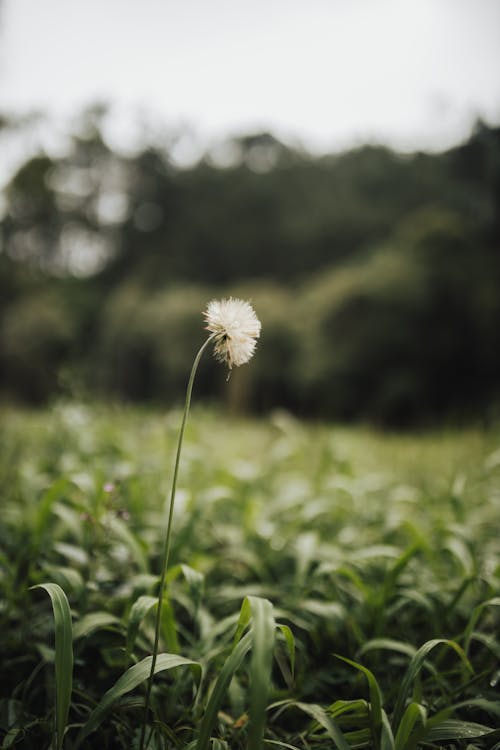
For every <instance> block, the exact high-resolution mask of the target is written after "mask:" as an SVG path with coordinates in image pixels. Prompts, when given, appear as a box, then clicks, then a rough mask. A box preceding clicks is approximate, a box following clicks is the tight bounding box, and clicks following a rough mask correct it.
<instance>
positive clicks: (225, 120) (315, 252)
mask: <svg viewBox="0 0 500 750" xmlns="http://www.w3.org/2000/svg"><path fill="white" fill-rule="evenodd" d="M499 123H500V0H481V1H480V2H475V3H472V2H470V1H469V0H313V1H312V2H307V3H306V2H303V0H253V2H252V3H246V2H245V3H244V2H240V1H239V0H231V2H230V1H229V0H212V1H211V2H210V3H207V2H204V1H203V0H183V2H174V0H171V1H170V2H167V1H166V0H141V1H140V2H139V0H105V2H102V0H85V1H83V0H71V1H70V2H68V1H67V0H66V1H65V0H45V1H44V2H43V3H41V2H39V0H0V190H1V193H0V399H1V400H3V401H4V402H5V401H7V400H15V401H17V402H21V403H27V404H30V405H33V404H36V405H38V404H45V403H47V402H50V401H51V400H52V399H54V398H58V397H61V396H63V397H70V398H73V397H75V398H99V399H113V400H115V399H119V400H127V401H133V402H141V403H143V402H147V403H153V404H156V403H157V404H162V405H170V404H175V403H177V402H179V401H180V400H181V399H182V397H183V393H184V389H185V384H186V379H187V374H188V372H189V368H190V366H191V362H192V360H193V357H194V354H195V352H196V350H197V347H198V346H199V345H200V344H201V343H202V341H203V339H204V332H203V324H202V318H201V312H202V311H203V309H204V307H205V305H206V303H207V301H208V300H209V299H211V298H212V297H214V296H224V295H226V296H227V295H233V296H243V297H245V298H249V299H251V301H252V303H253V305H254V307H255V309H256V311H257V314H258V315H259V317H260V318H261V320H262V324H263V331H262V338H261V341H260V343H259V348H258V353H257V355H256V356H255V358H254V359H253V360H252V362H251V363H250V364H249V365H248V366H247V367H245V368H241V369H240V370H237V371H235V372H234V374H233V376H232V378H231V380H230V381H229V384H226V382H225V374H224V373H223V372H222V371H221V368H220V366H217V365H216V364H215V363H214V362H212V361H211V360H210V358H208V357H207V358H206V359H205V361H203V363H202V368H201V371H200V376H199V380H198V383H197V398H199V399H200V398H202V397H203V398H205V399H208V400H210V401H212V402H215V401H217V400H220V399H225V400H226V401H228V404H229V407H230V408H231V409H233V410H235V411H238V412H243V411H244V412H253V413H265V412H267V411H268V410H270V409H273V408H276V407H283V408H286V409H290V410H291V411H293V412H294V413H296V414H298V415H299V416H304V417H310V418H320V419H337V420H361V421H371V422H373V423H376V424H380V425H386V426H396V427H410V426H419V425H427V424H436V423H443V422H450V421H453V422H455V423H456V422H457V421H458V422H460V421H464V420H473V421H478V420H481V421H486V422H487V421H491V420H496V419H497V418H498V416H499V412H500V127H499Z"/></svg>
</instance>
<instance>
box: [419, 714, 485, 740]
mask: <svg viewBox="0 0 500 750" xmlns="http://www.w3.org/2000/svg"><path fill="white" fill-rule="evenodd" d="M493 733H495V735H496V734H497V733H498V730H495V729H493V728H492V727H486V726H484V725H483V724H476V723H475V722H472V721H459V720H457V719H446V720H445V721H443V722H441V724H438V726H435V727H432V729H430V730H429V732H428V733H427V734H426V737H425V739H426V741H428V742H442V741H443V740H469V739H474V738H476V737H484V736H485V735H488V734H493Z"/></svg>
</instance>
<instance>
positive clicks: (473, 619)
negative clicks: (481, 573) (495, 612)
mask: <svg viewBox="0 0 500 750" xmlns="http://www.w3.org/2000/svg"><path fill="white" fill-rule="evenodd" d="M499 606H500V596H495V597H493V598H492V599H487V600H486V601H485V602H481V604H478V606H477V607H474V609H473V610H472V614H471V616H470V618H469V622H468V623H467V627H466V629H465V632H464V651H465V653H467V652H468V650H469V646H470V641H471V637H472V633H473V631H474V628H475V627H476V623H477V621H478V620H479V618H480V617H481V615H482V613H483V610H484V609H485V608H486V607H499Z"/></svg>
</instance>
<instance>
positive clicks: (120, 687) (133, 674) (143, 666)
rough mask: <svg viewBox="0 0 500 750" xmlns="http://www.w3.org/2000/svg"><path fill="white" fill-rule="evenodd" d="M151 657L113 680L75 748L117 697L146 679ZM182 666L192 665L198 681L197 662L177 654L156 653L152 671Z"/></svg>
mask: <svg viewBox="0 0 500 750" xmlns="http://www.w3.org/2000/svg"><path fill="white" fill-rule="evenodd" d="M152 659H153V657H152V656H146V658H145V659H143V660H142V661H140V662H139V663H138V664H134V666H133V667H130V669H127V671H126V672H124V674H122V676H121V677H120V678H119V679H118V680H117V681H116V682H115V684H114V685H113V687H111V688H110V689H109V690H108V691H107V692H106V693H105V694H104V696H103V697H102V699H101V701H100V703H99V704H98V705H97V706H96V708H94V710H93V711H92V712H91V714H90V716H89V718H88V719H87V721H86V723H85V724H84V726H83V727H82V729H81V730H80V733H79V734H78V737H77V738H76V742H75V750H76V748H78V747H80V745H81V744H82V742H83V740H84V739H85V738H86V737H88V735H89V734H91V733H92V732H95V730H96V729H97V727H98V726H99V725H100V724H101V722H102V721H103V720H104V718H105V717H106V714H107V713H108V711H109V710H110V708H111V707H112V705H113V703H115V701H116V700H118V698H121V696H122V695H125V694H126V693H129V692H130V691H131V690H134V688H136V687H137V686H138V685H140V684H141V682H144V681H145V680H147V679H148V677H149V673H150V671H151V662H152ZM183 666H194V667H195V668H196V671H197V672H198V681H199V679H200V677H201V667H200V665H199V663H198V662H196V661H192V660H191V659H185V658H184V657H183V656H178V655H177V654H158V657H157V660H156V664H155V670H154V673H155V674H157V673H158V672H164V671H165V670H167V669H175V668H176V667H183Z"/></svg>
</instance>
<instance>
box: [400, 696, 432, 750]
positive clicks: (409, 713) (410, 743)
mask: <svg viewBox="0 0 500 750" xmlns="http://www.w3.org/2000/svg"><path fill="white" fill-rule="evenodd" d="M419 722H420V724H421V725H422V727H425V724H426V722H427V713H426V711H425V708H424V707H423V706H421V705H420V703H410V705H409V706H407V708H406V711H405V712H404V714H403V717H402V719H401V722H400V724H399V727H398V731H397V733H396V739H395V750H413V749H414V748H415V747H416V744H417V741H418V739H419V737H418V736H415V727H416V726H417V724H418V723H419ZM412 734H414V737H413V739H411V735H412Z"/></svg>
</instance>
